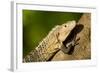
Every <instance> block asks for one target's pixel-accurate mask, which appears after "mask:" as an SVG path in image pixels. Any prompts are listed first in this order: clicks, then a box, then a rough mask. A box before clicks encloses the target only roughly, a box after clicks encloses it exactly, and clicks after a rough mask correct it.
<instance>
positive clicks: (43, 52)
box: [24, 21, 76, 62]
mask: <svg viewBox="0 0 100 73" xmlns="http://www.w3.org/2000/svg"><path fill="white" fill-rule="evenodd" d="M75 26H76V22H75V21H69V22H67V23H65V24H62V25H57V26H55V27H54V28H53V29H52V30H51V31H50V32H49V34H48V35H47V36H46V37H45V38H44V39H43V40H42V42H40V43H39V45H38V46H37V47H36V48H35V50H32V51H31V52H30V53H29V54H28V55H27V56H26V57H25V58H24V62H39V61H48V60H49V59H50V58H51V57H52V56H53V55H54V54H55V53H56V52H57V51H59V50H60V48H61V47H62V45H63V44H62V42H63V41H64V40H65V39H66V37H68V35H69V34H70V32H71V31H72V30H73V28H74V27H75Z"/></svg>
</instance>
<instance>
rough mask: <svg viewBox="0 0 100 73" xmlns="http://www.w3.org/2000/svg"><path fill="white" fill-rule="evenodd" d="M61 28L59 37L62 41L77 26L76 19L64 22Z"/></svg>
mask: <svg viewBox="0 0 100 73" xmlns="http://www.w3.org/2000/svg"><path fill="white" fill-rule="evenodd" d="M60 26H61V28H60V30H59V36H58V39H59V40H60V41H64V40H65V39H66V38H67V37H68V35H69V34H70V32H71V31H72V30H73V29H74V27H75V26H76V21H74V20H73V21H68V22H67V23H64V24H62V25H60Z"/></svg>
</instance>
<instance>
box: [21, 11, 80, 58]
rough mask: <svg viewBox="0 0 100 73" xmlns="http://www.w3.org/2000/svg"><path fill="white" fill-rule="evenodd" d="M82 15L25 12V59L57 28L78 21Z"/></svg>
mask: <svg viewBox="0 0 100 73" xmlns="http://www.w3.org/2000/svg"><path fill="white" fill-rule="evenodd" d="M81 15H82V13H73V12H54V11H36V10H23V57H25V56H26V55H27V54H28V53H29V52H30V51H31V50H32V49H35V47H36V46H37V45H38V43H39V42H40V41H41V40H42V39H43V38H44V37H45V36H46V35H47V34H48V32H49V31H50V30H51V29H52V28H53V27H54V26H55V25H61V24H63V23H65V22H67V21H70V20H76V21H78V20H79V19H80V17H81Z"/></svg>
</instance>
